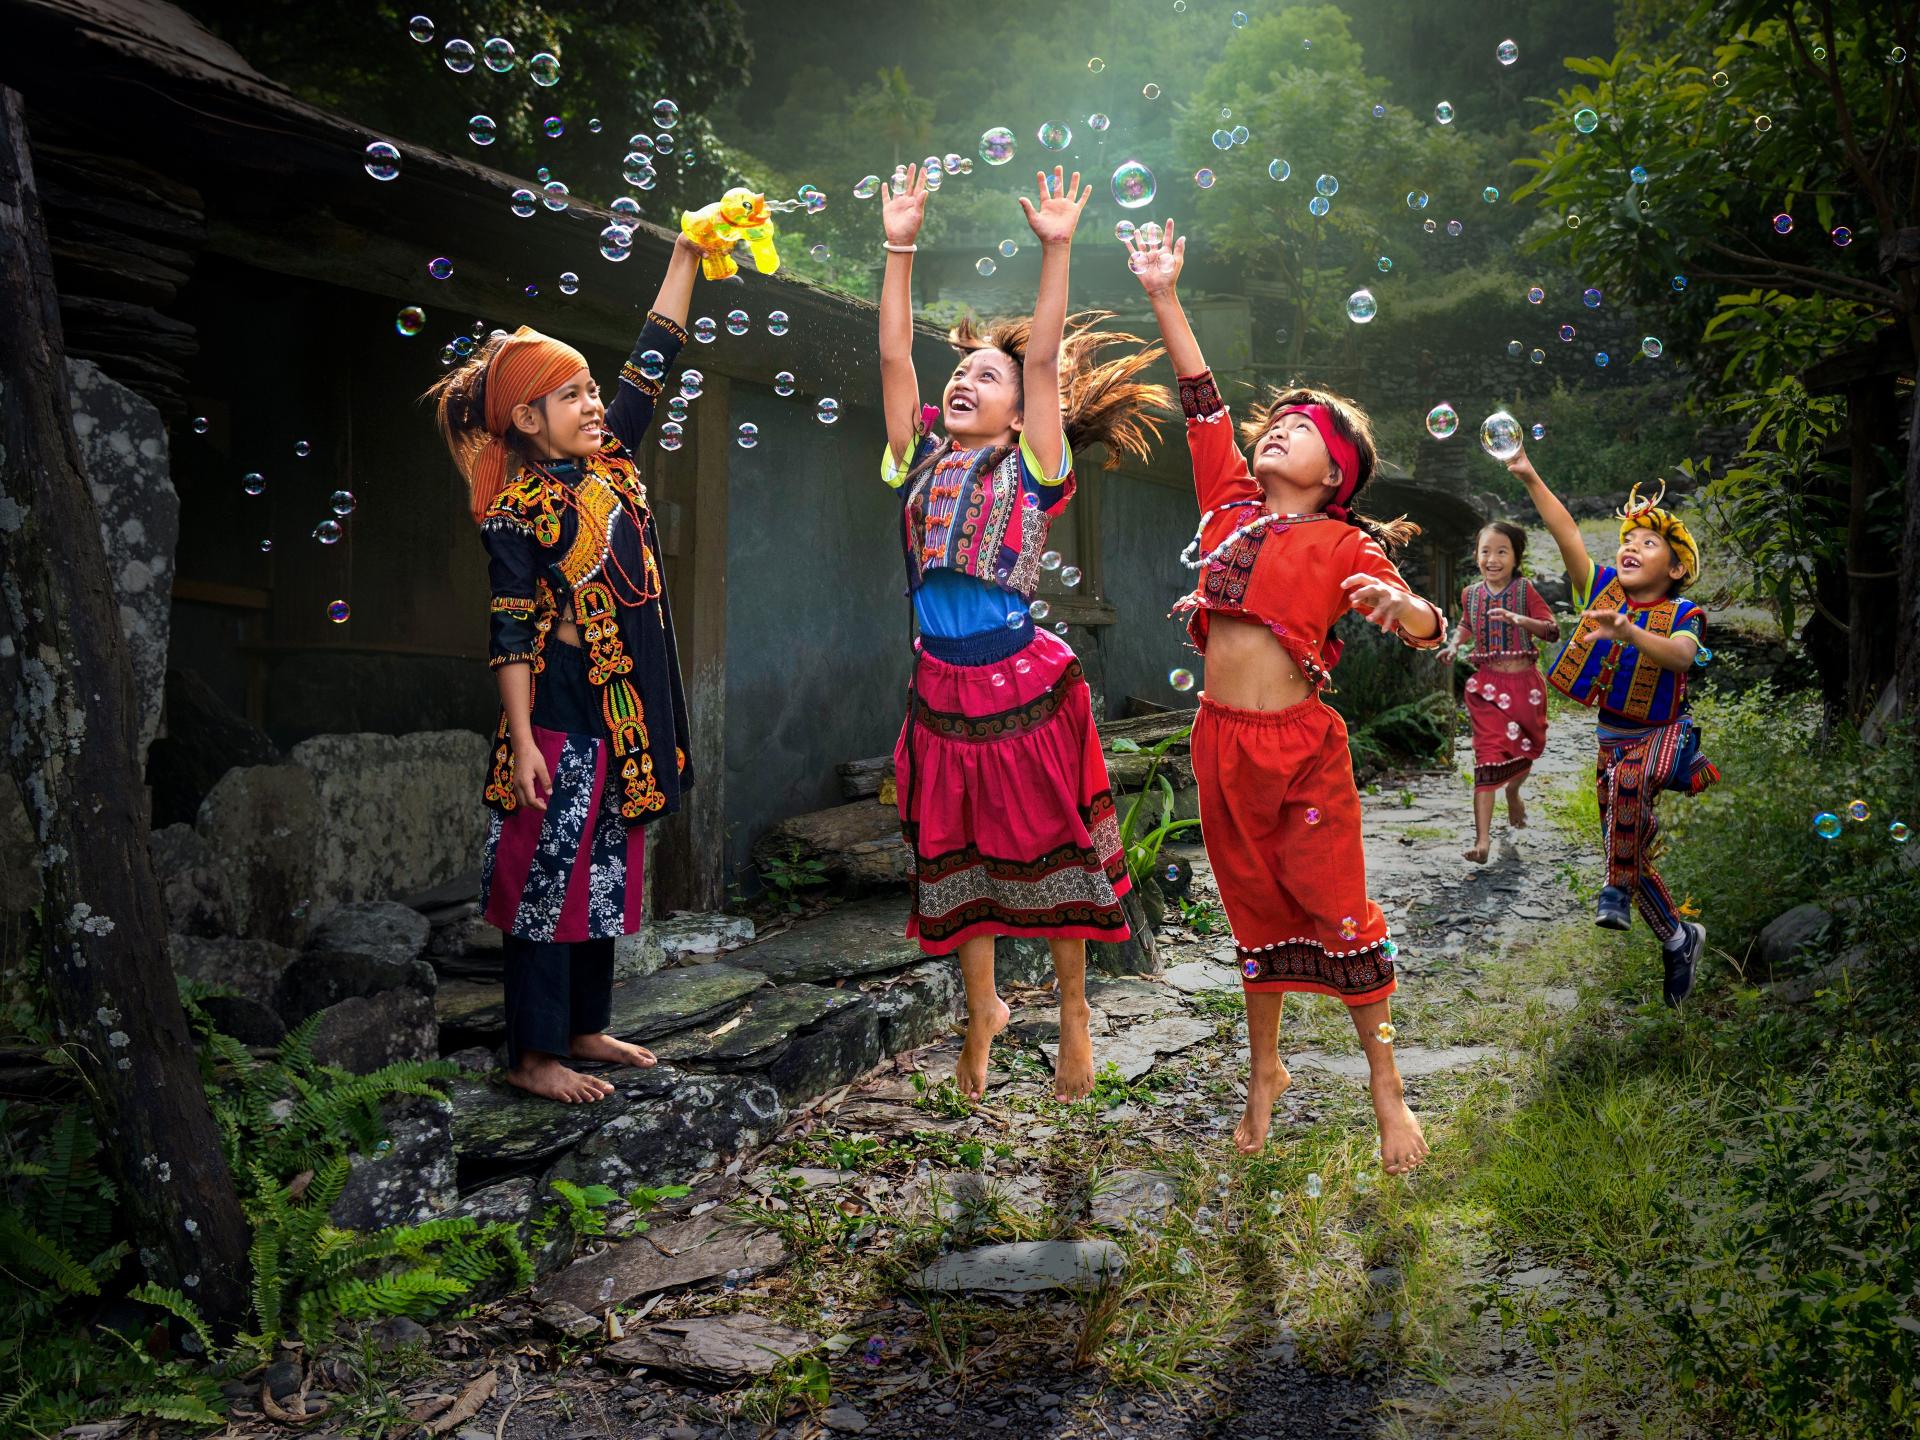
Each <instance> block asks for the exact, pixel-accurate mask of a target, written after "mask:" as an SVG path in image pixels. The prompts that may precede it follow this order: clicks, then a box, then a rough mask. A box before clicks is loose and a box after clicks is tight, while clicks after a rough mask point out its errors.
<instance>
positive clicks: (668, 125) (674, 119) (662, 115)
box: [653, 100, 680, 130]
mask: <svg viewBox="0 0 1920 1440" xmlns="http://www.w3.org/2000/svg"><path fill="white" fill-rule="evenodd" d="M653 123H654V124H656V125H658V126H659V127H660V128H661V129H662V130H671V129H672V128H673V127H674V126H675V125H678V124H679V123H680V107H679V106H678V105H676V104H674V103H673V101H671V100H656V101H654V102H653Z"/></svg>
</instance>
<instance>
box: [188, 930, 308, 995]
mask: <svg viewBox="0 0 1920 1440" xmlns="http://www.w3.org/2000/svg"><path fill="white" fill-rule="evenodd" d="M167 958H168V959H169V960H170V961H171V962H172V963H173V973H174V974H176V975H180V976H183V977H185V978H186V979H188V980H194V981H198V982H199V983H200V984H202V985H210V986H212V987H214V988H215V989H218V990H230V991H232V992H233V993H234V994H236V995H243V996H245V997H246V998H247V999H249V1000H253V1001H257V1002H258V1003H260V1004H262V1005H268V1006H275V1007H276V1008H277V996H278V993H279V989H280V977H281V976H282V975H284V974H285V973H286V970H287V967H288V966H289V965H291V964H292V963H293V960H294V952H293V951H291V950H289V949H287V947H286V946H284V945H276V944H274V943H273V942H272V941H271V940H235V939H231V938H224V939H223V938H219V937H215V936H207V935H169V936H168V937H167Z"/></svg>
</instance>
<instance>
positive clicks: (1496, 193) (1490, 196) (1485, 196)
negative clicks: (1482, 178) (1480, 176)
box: [1480, 185, 1500, 205]
mask: <svg viewBox="0 0 1920 1440" xmlns="http://www.w3.org/2000/svg"><path fill="white" fill-rule="evenodd" d="M1480 198H1481V199H1482V200H1484V201H1486V202H1487V204H1489V205H1491V204H1493V203H1494V202H1495V201H1496V200H1498V199H1499V198H1500V187H1499V186H1498V185H1489V186H1487V188H1486V189H1484V190H1482V191H1481V192H1480Z"/></svg>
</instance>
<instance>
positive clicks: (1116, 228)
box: [1113, 220, 1134, 245]
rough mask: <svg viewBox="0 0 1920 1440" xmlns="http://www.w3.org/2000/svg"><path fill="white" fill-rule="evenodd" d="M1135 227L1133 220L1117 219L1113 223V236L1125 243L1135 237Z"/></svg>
mask: <svg viewBox="0 0 1920 1440" xmlns="http://www.w3.org/2000/svg"><path fill="white" fill-rule="evenodd" d="M1133 228H1134V227H1133V222H1132V221H1131V220H1116V221H1115V222H1114V225H1113V238H1114V239H1116V240H1118V241H1119V242H1120V243H1121V244H1123V245H1124V244H1125V243H1126V242H1127V241H1129V240H1131V239H1132V238H1133Z"/></svg>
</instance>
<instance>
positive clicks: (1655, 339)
mask: <svg viewBox="0 0 1920 1440" xmlns="http://www.w3.org/2000/svg"><path fill="white" fill-rule="evenodd" d="M1666 348H1667V347H1666V346H1664V345H1662V344H1661V343H1660V337H1659V336H1658V335H1648V336H1646V337H1645V338H1644V339H1642V340H1641V341H1640V353H1641V354H1642V355H1644V356H1646V357H1647V358H1648V359H1649V360H1658V359H1659V358H1660V356H1661V354H1662V353H1663V352H1664V351H1665V350H1666Z"/></svg>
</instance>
